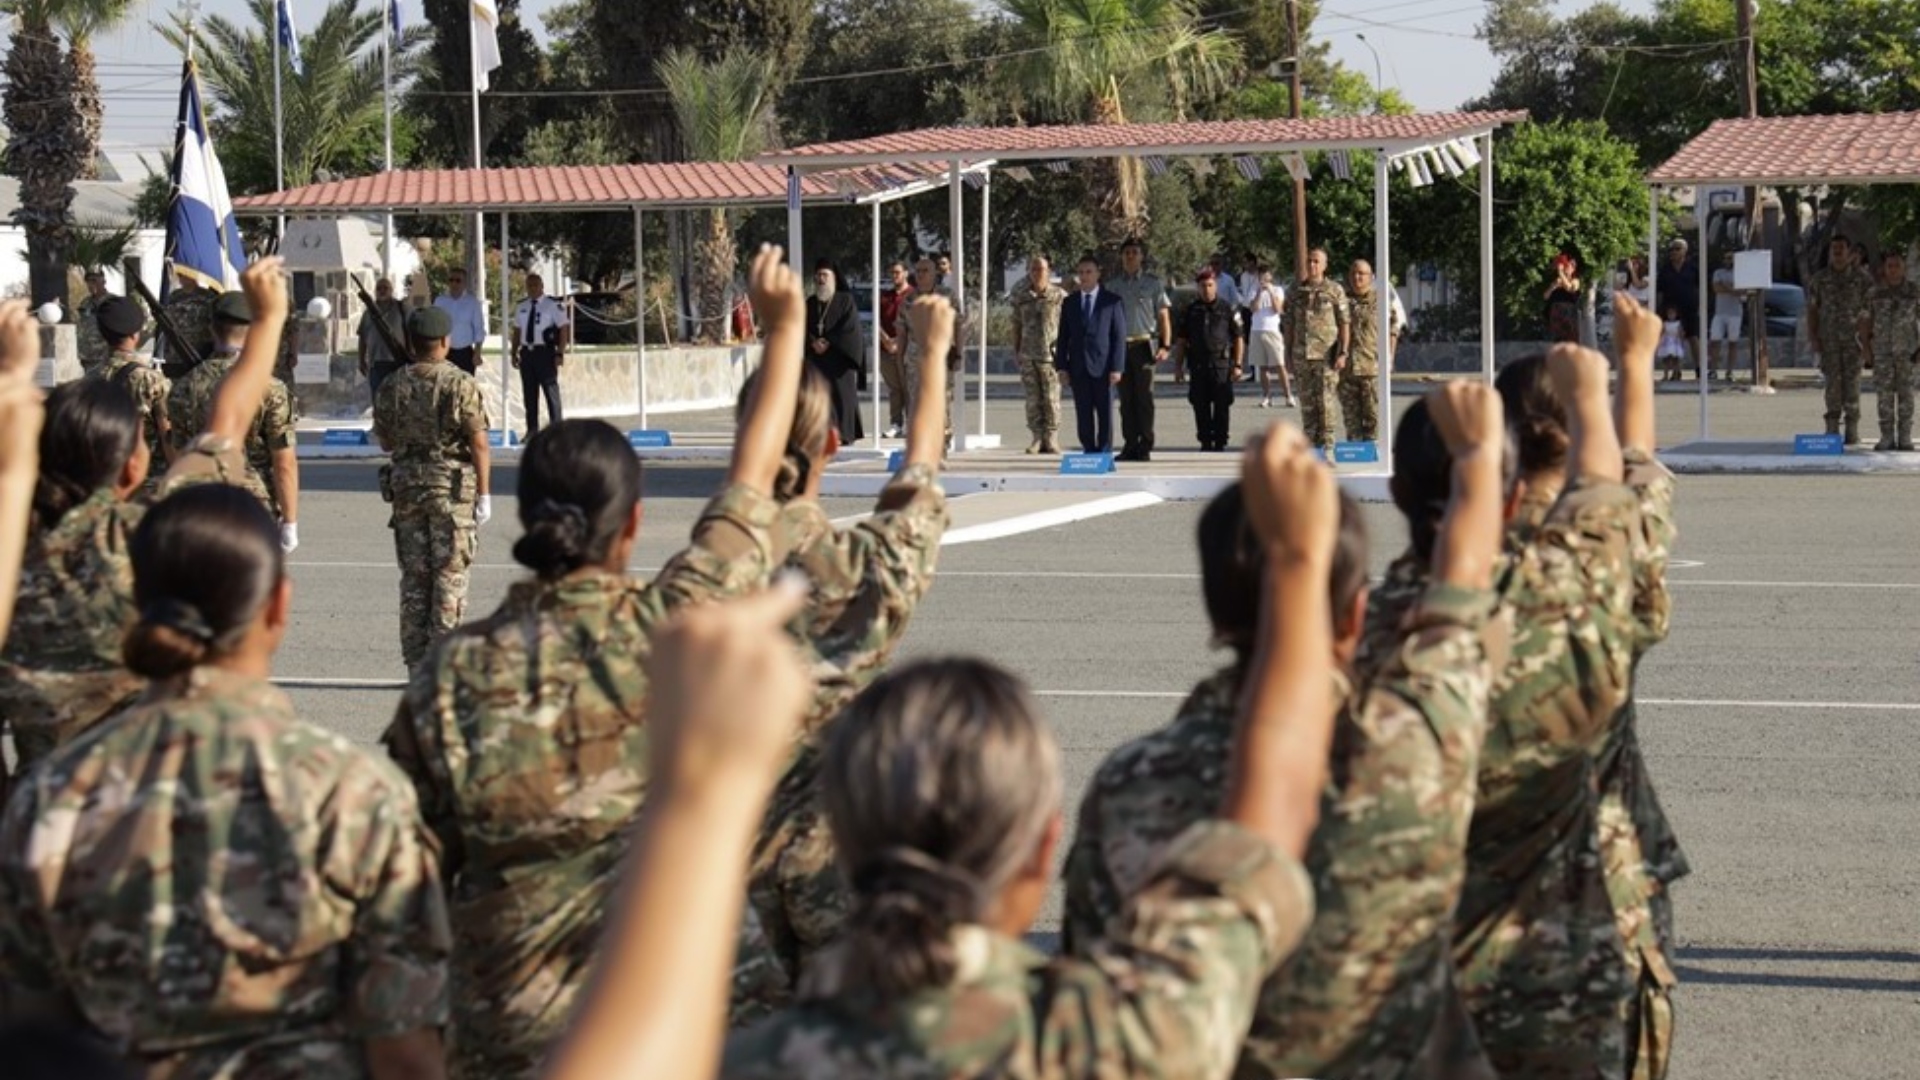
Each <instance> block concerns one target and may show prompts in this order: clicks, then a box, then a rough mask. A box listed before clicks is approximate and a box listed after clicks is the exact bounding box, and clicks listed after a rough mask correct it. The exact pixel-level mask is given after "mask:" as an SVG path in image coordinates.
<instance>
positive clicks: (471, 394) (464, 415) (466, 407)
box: [460, 379, 487, 435]
mask: <svg viewBox="0 0 1920 1080" xmlns="http://www.w3.org/2000/svg"><path fill="white" fill-rule="evenodd" d="M460 430H461V431H463V432H466V433H467V434H469V435H471V434H473V433H474V432H476V431H485V430H487V404H486V400H485V399H484V398H482V397H481V396H480V384H479V383H478V382H476V381H474V380H472V379H462V380H460Z"/></svg>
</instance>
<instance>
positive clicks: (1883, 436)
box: [1860, 251, 1920, 450]
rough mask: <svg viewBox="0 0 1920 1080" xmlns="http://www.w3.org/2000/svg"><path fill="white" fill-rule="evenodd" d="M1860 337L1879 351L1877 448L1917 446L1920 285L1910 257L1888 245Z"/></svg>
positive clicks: (1875, 377)
mask: <svg viewBox="0 0 1920 1080" xmlns="http://www.w3.org/2000/svg"><path fill="white" fill-rule="evenodd" d="M1860 337H1861V341H1862V343H1863V344H1864V345H1865V346H1866V351H1867V355H1869V356H1872V357H1873V385H1874V397H1875V398H1876V399H1877V400H1878V402H1879V404H1880V441H1879V442H1878V443H1876V444H1874V447H1873V448H1874V449H1875V450H1912V449H1913V368H1914V365H1915V364H1916V363H1920V285H1915V284H1914V283H1913V282H1912V281H1910V280H1908V278H1907V259H1906V256H1904V255H1902V254H1901V253H1899V252H1897V251H1888V252H1887V254H1886V257H1885V258H1884V259H1883V260H1882V261H1881V264H1880V284H1879V285H1877V286H1875V287H1874V289H1873V291H1872V292H1870V293H1868V294H1867V310H1866V312H1865V313H1864V314H1862V315H1861V316H1860Z"/></svg>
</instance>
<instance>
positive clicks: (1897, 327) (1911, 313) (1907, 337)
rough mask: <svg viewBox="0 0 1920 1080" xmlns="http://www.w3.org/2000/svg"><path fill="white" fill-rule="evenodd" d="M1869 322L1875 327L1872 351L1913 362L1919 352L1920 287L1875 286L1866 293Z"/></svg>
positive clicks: (1905, 282) (1917, 285)
mask: <svg viewBox="0 0 1920 1080" xmlns="http://www.w3.org/2000/svg"><path fill="white" fill-rule="evenodd" d="M1866 317H1867V319H1868V320H1870V321H1871V325H1872V327H1873V352H1874V355H1875V356H1876V357H1880V356H1884V357H1886V358H1887V359H1889V360H1911V359H1913V356H1914V354H1915V353H1920V284H1915V283H1914V282H1912V281H1903V282H1901V283H1900V286H1899V288H1893V287H1891V286H1887V285H1878V286H1875V287H1874V290H1873V291H1872V292H1871V293H1868V294H1867V315H1866Z"/></svg>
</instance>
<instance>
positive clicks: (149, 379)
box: [89, 296, 184, 469]
mask: <svg viewBox="0 0 1920 1080" xmlns="http://www.w3.org/2000/svg"><path fill="white" fill-rule="evenodd" d="M94 322H95V323H96V324H97V326H98V328H99V334H100V337H101V339H102V340H104V341H105V342H106V343H107V362H106V363H105V364H104V365H102V366H100V367H98V368H95V369H94V370H93V371H92V372H90V373H89V375H90V377H92V378H96V379H101V380H104V381H106V382H110V383H112V384H114V385H115V386H118V387H120V388H121V389H122V390H125V391H126V392H127V396H128V397H131V398H132V399H133V405H134V408H136V409H138V410H139V412H140V424H141V432H142V435H143V437H144V438H145V439H146V441H147V453H148V458H149V460H150V461H152V462H153V463H154V467H155V468H156V469H157V468H159V467H161V466H164V465H165V464H166V463H168V462H171V461H172V460H173V454H174V447H173V423H172V419H171V417H172V411H171V409H170V407H169V401H170V398H171V395H172V389H173V388H172V387H171V386H170V385H169V384H168V382H167V377H166V376H165V375H162V374H160V371H159V369H157V368H155V367H154V366H153V361H152V360H150V359H149V358H147V357H144V356H141V355H140V354H139V353H137V352H135V351H134V349H135V347H136V346H137V344H138V342H139V340H140V331H141V329H142V328H144V327H145V326H146V324H147V315H146V312H144V311H141V310H140V305H139V304H136V303H134V302H133V301H132V300H129V299H127V298H126V297H124V296H109V297H107V298H106V299H105V300H103V301H101V303H100V305H99V307H97V308H96V309H95V310H94ZM183 445H184V443H183Z"/></svg>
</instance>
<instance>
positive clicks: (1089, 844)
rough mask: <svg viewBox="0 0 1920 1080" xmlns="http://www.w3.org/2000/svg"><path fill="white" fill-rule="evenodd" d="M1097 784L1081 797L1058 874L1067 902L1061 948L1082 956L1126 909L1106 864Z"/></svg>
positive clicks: (1123, 895) (1066, 951) (1065, 952)
mask: <svg viewBox="0 0 1920 1080" xmlns="http://www.w3.org/2000/svg"><path fill="white" fill-rule="evenodd" d="M1101 802H1102V800H1101V794H1100V785H1099V784H1098V782H1097V781H1096V783H1095V784H1093V785H1091V786H1089V787H1088V789H1087V794H1086V796H1085V797H1084V798H1082V799H1081V800H1080V817H1079V821H1078V823H1077V824H1076V825H1075V826H1074V830H1073V846H1072V847H1070V848H1068V849H1067V862H1066V867H1065V869H1064V870H1063V871H1062V873H1061V883H1062V885H1063V886H1064V888H1065V892H1066V901H1065V906H1064V907H1063V909H1062V913H1061V916H1060V951H1061V953H1062V954H1064V955H1067V956H1084V955H1086V954H1087V953H1088V952H1089V951H1090V950H1092V949H1093V948H1094V947H1095V946H1096V945H1097V944H1098V943H1099V942H1100V940H1101V939H1102V938H1104V937H1105V936H1106V933H1107V924H1108V922H1109V921H1111V920H1112V919H1114V918H1116V917H1117V916H1119V914H1120V913H1121V912H1122V911H1124V910H1125V909H1126V895H1125V894H1124V893H1123V892H1121V890H1120V885H1119V883H1118V882H1116V881H1114V879H1113V871H1112V870H1111V869H1110V868H1109V867H1108V866H1107V860H1106V856H1105V836H1104V832H1103V827H1102V822H1103V821H1104V819H1105V815H1104V814H1103V813H1102V808H1101Z"/></svg>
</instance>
